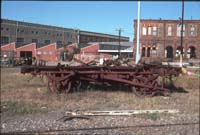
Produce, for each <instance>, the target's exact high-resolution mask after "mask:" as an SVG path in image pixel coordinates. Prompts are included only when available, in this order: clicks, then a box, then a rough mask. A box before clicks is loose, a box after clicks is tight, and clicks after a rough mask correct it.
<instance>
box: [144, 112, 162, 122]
mask: <svg viewBox="0 0 200 135" xmlns="http://www.w3.org/2000/svg"><path fill="white" fill-rule="evenodd" d="M140 117H142V118H145V119H150V120H153V121H156V120H159V119H160V115H159V114H158V113H148V114H141V115H140Z"/></svg>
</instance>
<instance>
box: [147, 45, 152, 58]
mask: <svg viewBox="0 0 200 135" xmlns="http://www.w3.org/2000/svg"><path fill="white" fill-rule="evenodd" d="M150 53H151V48H150V47H148V48H147V57H150Z"/></svg>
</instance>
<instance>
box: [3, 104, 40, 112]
mask: <svg viewBox="0 0 200 135" xmlns="http://www.w3.org/2000/svg"><path fill="white" fill-rule="evenodd" d="M1 111H2V113H6V114H9V115H13V114H31V113H36V112H41V111H42V109H41V106H39V105H38V104H37V103H34V102H32V103H25V102H20V101H6V102H3V103H1Z"/></svg>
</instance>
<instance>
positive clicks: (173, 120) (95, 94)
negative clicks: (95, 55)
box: [1, 68, 200, 135]
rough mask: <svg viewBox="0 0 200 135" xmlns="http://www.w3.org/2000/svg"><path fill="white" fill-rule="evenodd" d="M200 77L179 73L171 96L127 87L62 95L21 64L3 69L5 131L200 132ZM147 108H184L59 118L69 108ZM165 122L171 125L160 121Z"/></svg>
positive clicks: (2, 94)
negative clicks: (24, 71) (22, 70)
mask: <svg viewBox="0 0 200 135" xmlns="http://www.w3.org/2000/svg"><path fill="white" fill-rule="evenodd" d="M29 80H30V81H29ZM199 81H200V80H199V78H195V77H189V76H185V75H182V76H180V77H178V78H177V80H175V81H174V84H175V86H176V87H177V90H176V91H174V92H173V93H172V94H171V95H170V96H169V97H164V96H155V97H151V98H149V97H148V98H140V97H137V96H135V95H134V94H133V93H132V92H129V91H127V90H124V89H123V88H121V89H119V90H115V91H114V90H102V89H101V90H99V89H91V90H85V91H82V92H76V93H70V94H60V95H56V94H51V93H49V92H48V90H47V88H46V85H45V83H44V82H43V79H41V78H39V77H37V78H32V77H31V75H28V74H27V75H23V74H20V69H19V68H2V69H1V133H11V132H20V133H21V132H23V133H30V132H35V131H47V132H50V131H53V130H59V132H61V133H63V134H134V135H140V134H141V135H143V134H152V135H153V134H154V135H161V134H166V135H169V134H172V135H175V134H176V135H179V134H180V135H190V134H192V135H199V88H200V83H199ZM143 109H145V110H146V109H178V110H179V111H180V113H178V114H170V115H167V114H152V115H149V114H148V115H135V116H112V117H111V116H105V117H102V116H101V117H100V116H99V117H92V118H91V119H90V120H82V119H74V120H71V121H67V122H63V121H57V120H58V119H59V118H61V117H62V116H64V113H65V111H69V110H73V111H76V110H143ZM184 123H185V124H184ZM163 124H164V125H166V126H159V125H163ZM170 124H171V125H170ZM152 125H153V126H152ZM156 125H157V126H156ZM53 133H56V132H53Z"/></svg>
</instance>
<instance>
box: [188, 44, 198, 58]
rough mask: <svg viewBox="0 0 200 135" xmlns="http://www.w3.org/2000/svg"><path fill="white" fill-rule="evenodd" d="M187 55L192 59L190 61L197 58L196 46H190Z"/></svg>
mask: <svg viewBox="0 0 200 135" xmlns="http://www.w3.org/2000/svg"><path fill="white" fill-rule="evenodd" d="M187 53H188V58H190V59H191V58H196V48H195V47H194V46H190V47H189V48H188V51H187Z"/></svg>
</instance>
